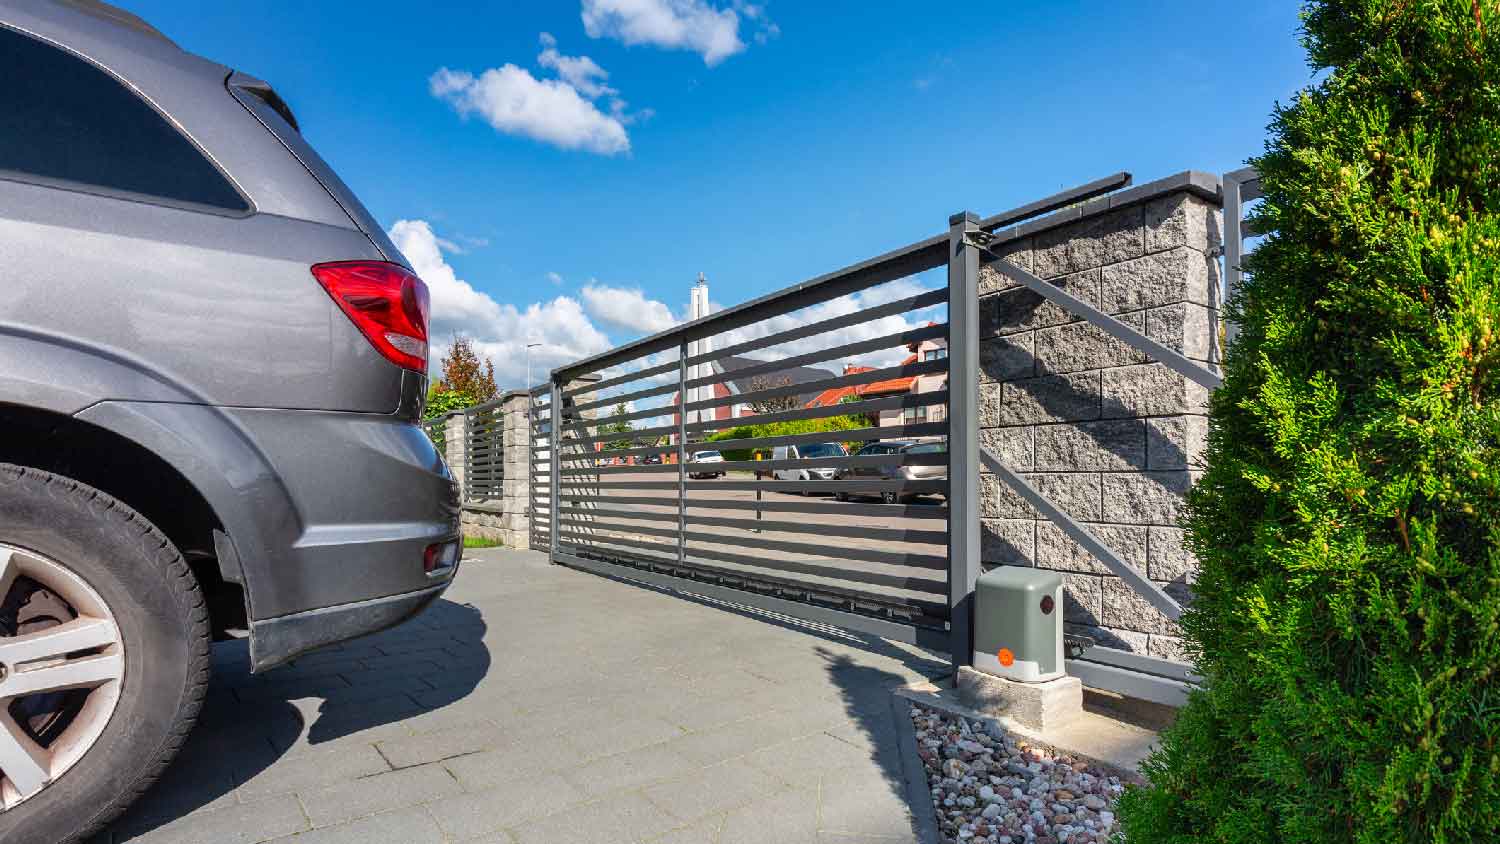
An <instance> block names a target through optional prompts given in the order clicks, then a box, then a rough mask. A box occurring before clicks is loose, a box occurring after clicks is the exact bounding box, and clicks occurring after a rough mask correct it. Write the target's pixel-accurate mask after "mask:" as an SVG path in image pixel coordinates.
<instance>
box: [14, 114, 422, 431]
mask: <svg viewBox="0 0 1500 844" xmlns="http://www.w3.org/2000/svg"><path fill="white" fill-rule="evenodd" d="M224 96H225V97H226V98H227V97H228V95H227V94H225V95H224ZM282 154H283V155H285V153H284V152H283V153H282ZM0 243H3V244H5V246H4V251H5V256H6V259H5V266H4V268H3V270H0V273H3V276H4V278H5V281H6V290H7V293H8V295H7V296H4V297H0V332H3V333H10V334H19V333H25V334H29V335H31V336H34V337H51V338H57V341H58V342H59V343H63V344H71V345H74V346H75V347H83V348H92V349H95V350H97V353H99V354H104V355H108V356H112V357H116V358H125V359H133V360H135V361H138V362H139V368H141V369H143V370H149V371H150V373H149V376H150V378H152V379H155V380H160V381H163V382H166V383H170V384H175V385H178V388H179V389H180V390H181V391H182V392H183V393H184V394H186V395H187V396H189V399H188V400H190V401H196V402H202V403H205V404H221V405H238V406H249V407H260V406H276V407H298V408H316V409H331V410H353V411H361V412H386V413H389V412H392V411H394V410H395V409H396V406H397V403H398V400H399V395H400V391H401V380H402V375H401V373H402V370H401V369H400V368H399V367H397V366H395V365H394V364H392V363H390V362H389V361H386V360H385V359H384V358H382V357H380V354H379V353H378V352H376V351H375V349H374V348H373V347H372V346H371V345H370V343H369V341H368V340H366V339H365V338H364V336H363V335H361V334H360V333H359V330H358V329H357V328H355V326H354V325H353V323H351V322H350V321H349V319H348V318H347V317H345V316H344V315H343V313H342V312H340V311H339V310H338V306H337V305H335V304H334V302H333V300H332V299H331V298H330V297H329V296H328V293H327V292H326V291H324V290H323V288H322V287H321V286H320V285H319V284H318V282H317V279H315V278H313V276H312V273H311V272H310V271H309V267H310V266H311V265H312V264H314V263H318V262H320V261H325V260H329V259H330V258H332V257H334V256H339V257H341V258H370V259H380V258H381V255H380V252H379V250H377V249H376V248H375V246H374V244H373V243H372V242H371V241H370V239H369V238H367V237H365V236H364V235H363V234H362V233H360V232H359V231H357V230H354V229H346V228H338V227H335V226H326V225H321V224H316V223H308V222H306V221H299V220H290V219H287V218H284V217H276V216H272V215H266V214H256V215H253V216H250V217H243V218H235V217H225V216H220V215H216V214H205V213H199V212H196V211H189V210H185V209H181V208H169V207H165V206H160V205H151V204H148V203H142V202H135V201H132V200H128V199H118V198H114V197H106V196H96V195H92V194H87V193H80V192H76V191H71V190H61V189H57V188H51V187H44V186H41V185H32V184H22V183H19V182H12V181H0ZM84 338H86V339H84ZM32 366H33V367H37V368H39V370H40V371H43V372H44V371H45V368H46V366H47V364H46V362H45V361H44V360H42V359H38V360H35V361H33V362H32ZM122 388H123V385H116V386H113V387H110V388H102V389H101V392H100V393H99V394H98V395H96V396H94V399H95V400H104V399H123V400H135V399H144V398H146V397H147V396H146V395H131V394H128V393H122V392H119V390H121V389H122Z"/></svg>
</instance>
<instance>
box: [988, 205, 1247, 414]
mask: <svg viewBox="0 0 1500 844" xmlns="http://www.w3.org/2000/svg"><path fill="white" fill-rule="evenodd" d="M965 239H966V241H967V242H968V245H970V246H973V247H975V248H976V249H980V250H983V251H984V252H987V253H989V255H990V256H991V257H993V258H996V259H998V260H996V261H995V263H994V264H993V266H994V268H995V269H996V270H998V271H1000V272H1001V273H1004V274H1005V275H1006V276H1008V277H1009V278H1011V279H1012V280H1014V281H1018V282H1020V283H1021V284H1023V285H1025V286H1026V287H1028V288H1030V289H1031V290H1032V292H1034V293H1036V294H1037V295H1039V296H1042V297H1043V298H1046V299H1050V300H1051V301H1053V302H1056V303H1057V304H1059V305H1061V306H1062V307H1063V308H1064V309H1066V310H1067V311H1068V312H1069V313H1072V314H1076V315H1078V316H1081V317H1083V318H1084V319H1086V320H1088V321H1089V322H1091V323H1093V324H1094V325H1097V326H1099V327H1100V328H1102V329H1104V330H1105V331H1106V332H1107V333H1109V334H1110V335H1111V336H1113V337H1114V338H1116V339H1117V340H1120V341H1122V342H1124V343H1128V344H1129V345H1130V346H1132V347H1134V348H1136V349H1138V350H1140V351H1142V352H1145V353H1146V354H1147V355H1149V356H1151V357H1152V358H1154V359H1156V360H1159V361H1161V362H1162V363H1163V364H1166V365H1167V366H1168V367H1170V368H1172V369H1174V370H1176V371H1177V372H1178V373H1179V374H1181V375H1183V376H1184V377H1186V378H1189V379H1191V380H1192V381H1194V382H1196V383H1198V384H1201V385H1202V386H1204V387H1207V388H1208V389H1210V390H1217V389H1218V388H1219V385H1220V384H1222V383H1224V379H1223V378H1221V377H1220V376H1219V375H1218V373H1216V372H1214V371H1213V370H1210V369H1209V368H1208V367H1206V366H1203V365H1202V364H1200V363H1198V362H1196V361H1192V360H1188V359H1187V358H1185V357H1183V356H1182V355H1181V354H1180V353H1178V352H1175V351H1173V350H1172V349H1169V348H1167V347H1166V346H1164V345H1162V344H1161V343H1158V342H1157V341H1155V340H1152V339H1151V338H1150V337H1147V336H1146V335H1144V334H1142V333H1141V332H1139V331H1136V330H1135V329H1134V328H1131V327H1130V326H1128V325H1126V324H1125V323H1123V322H1120V321H1119V320H1118V319H1115V318H1114V317H1112V316H1110V315H1109V314H1106V313H1105V312H1103V311H1101V310H1099V309H1098V308H1096V307H1094V306H1093V305H1090V304H1089V303H1088V302H1085V301H1083V300H1082V299H1079V298H1078V297H1077V296H1074V295H1072V294H1071V293H1069V292H1067V291H1066V290H1063V289H1062V288H1061V287H1058V286H1057V285H1055V284H1048V283H1047V282H1045V281H1042V280H1041V279H1039V278H1037V277H1036V276H1034V275H1032V274H1031V273H1029V272H1027V271H1025V270H1023V269H1021V268H1020V267H1018V266H1016V265H1015V264H1012V263H1011V262H1010V261H1009V260H1007V259H1006V258H1005V257H1004V256H1003V255H1000V254H999V253H997V252H995V251H994V250H993V249H991V248H990V246H989V245H990V244H991V243H993V242H994V240H995V236H994V235H993V234H990V233H989V232H985V231H971V232H965Z"/></svg>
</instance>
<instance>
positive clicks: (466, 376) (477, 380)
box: [437, 334, 498, 404]
mask: <svg viewBox="0 0 1500 844" xmlns="http://www.w3.org/2000/svg"><path fill="white" fill-rule="evenodd" d="M437 392H440V393H462V394H464V395H467V396H469V397H470V398H472V399H473V403H474V404H482V403H484V402H487V401H489V400H490V399H493V398H494V397H495V394H496V393H497V392H498V390H496V389H495V364H494V362H493V361H491V360H490V359H489V358H485V359H484V361H483V362H482V363H481V361H480V359H479V354H478V353H477V352H475V351H474V341H473V340H470V339H469V338H468V337H466V336H464V335H462V334H455V335H454V336H453V343H452V345H450V346H449V347H448V353H447V354H446V355H444V356H443V376H442V378H441V379H439V381H438V384H437Z"/></svg>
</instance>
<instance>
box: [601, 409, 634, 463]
mask: <svg viewBox="0 0 1500 844" xmlns="http://www.w3.org/2000/svg"><path fill="white" fill-rule="evenodd" d="M629 412H630V409H629V408H627V407H626V406H625V403H624V402H620V403H619V404H616V405H615V409H614V411H613V412H611V413H610V415H609V416H610V419H609V421H607V422H604V423H602V424H600V425H599V433H601V434H628V433H630V432H631V431H633V430H635V429H634V427H632V426H631V424H630V420H628V419H621V418H620V417H622V416H625V415H626V414H628V413H629ZM633 445H634V441H633V440H631V438H630V437H620V438H619V439H617V440H609V441H608V442H606V443H605V444H604V450H605V451H624V450H625V449H627V448H630V447H632V446H633Z"/></svg>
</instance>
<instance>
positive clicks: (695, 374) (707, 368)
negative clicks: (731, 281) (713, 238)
mask: <svg viewBox="0 0 1500 844" xmlns="http://www.w3.org/2000/svg"><path fill="white" fill-rule="evenodd" d="M706 316H708V279H707V278H705V277H704V275H703V273H698V283H697V284H695V285H693V289H692V296H691V299H690V300H689V302H688V321H689V322H692V321H693V320H696V319H701V318H703V317H706ZM713 350H714V341H713V338H711V337H705V338H703V339H702V340H694V341H692V342H690V343H688V357H690V358H691V357H697V356H699V355H706V354H708V353H710V352H712V351H713ZM713 371H714V370H713V364H711V363H697V364H693V365H692V366H690V367H688V371H687V377H688V380H689V381H694V380H696V379H699V378H707V377H709V376H711V375H713ZM713 396H714V389H713V386H712V385H709V386H702V387H689V388H688V394H687V396H686V397H684V399H683V407H684V408H686V407H687V405H688V404H691V403H693V402H699V401H707V400H708V399H711V398H713ZM700 418H701V419H712V418H714V411H713V410H705V411H697V410H693V411H688V414H687V423H688V424H690V425H691V424H693V423H694V422H697V421H698V420H699V419H700Z"/></svg>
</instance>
